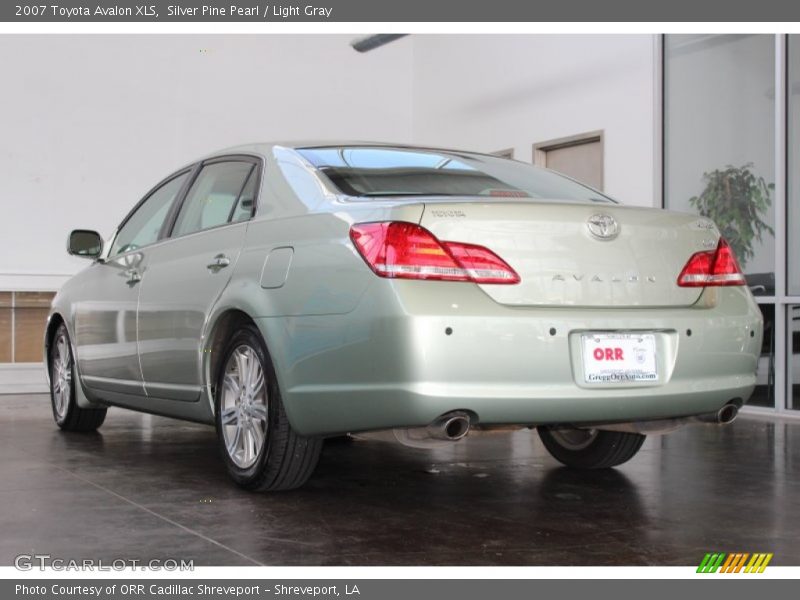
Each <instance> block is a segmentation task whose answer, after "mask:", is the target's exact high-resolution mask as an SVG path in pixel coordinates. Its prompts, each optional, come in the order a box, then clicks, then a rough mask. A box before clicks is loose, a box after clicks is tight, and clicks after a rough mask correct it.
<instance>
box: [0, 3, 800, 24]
mask: <svg viewBox="0 0 800 600" xmlns="http://www.w3.org/2000/svg"><path fill="white" fill-rule="evenodd" d="M0 21H3V22H15V21H16V22H23V21H25V22H43V23H44V22H93V21H94V22H106V23H108V22H115V21H116V22H140V23H156V22H240V23H241V22H251V23H255V22H261V23H263V22H273V23H274V22H326V21H327V22H351V21H352V22H404V21H405V22H460V23H469V22H481V21H483V22H557V21H563V22H582V21H583V22H669V21H676V22H677V21H681V22H769V21H772V22H790V21H800V2H795V1H792V0H760V1H759V2H752V1H746V2H745V1H743V0H668V1H659V0H650V1H648V0H557V1H555V2H553V1H550V0H427V1H424V2H423V1H419V0H382V1H381V0H305V1H303V2H296V1H280V0H241V1H240V2H239V3H233V2H219V1H216V2H214V1H210V0H206V2H198V1H196V0H163V1H159V0H143V1H142V2H140V3H137V2H130V1H126V0H118V1H116V2H112V1H106V0H95V1H92V2H89V1H82V0H57V1H55V2H54V1H52V0H47V1H45V0H40V2H38V3H37V2H29V1H28V2H24V1H21V0H20V1H19V2H13V1H12V2H9V3H7V2H2V4H0Z"/></svg>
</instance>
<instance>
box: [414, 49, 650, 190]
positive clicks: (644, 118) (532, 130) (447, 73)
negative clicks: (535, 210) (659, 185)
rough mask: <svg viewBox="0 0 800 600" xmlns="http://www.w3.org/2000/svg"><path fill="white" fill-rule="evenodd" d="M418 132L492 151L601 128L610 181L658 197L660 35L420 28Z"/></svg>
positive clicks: (428, 138) (519, 151)
mask: <svg viewBox="0 0 800 600" xmlns="http://www.w3.org/2000/svg"><path fill="white" fill-rule="evenodd" d="M413 51H414V68H413V74H414V75H413V76H414V83H413V89H414V141H415V142H419V143H427V144H432V145H442V144H444V145H447V146H455V147H463V148H468V149H474V150H481V151H485V152H493V151H497V150H504V149H507V148H512V147H513V148H514V158H516V159H518V160H523V161H527V162H530V161H531V160H532V154H533V144H535V143H537V142H543V141H547V140H552V139H557V138H562V137H566V136H571V135H575V134H580V133H585V132H589V131H595V130H600V129H601V130H603V131H604V133H605V136H604V146H605V147H604V158H605V173H604V183H605V191H606V192H608V193H609V194H610V195H612V196H614V197H616V198H618V199H619V200H622V201H623V202H625V203H628V204H635V205H641V206H653V205H654V203H655V202H660V199H658V200H656V199H655V198H654V195H655V194H654V187H655V186H654V181H655V179H654V176H655V173H656V170H655V165H654V162H655V160H654V158H655V157H654V147H655V142H654V134H655V132H656V127H657V125H658V124H657V123H656V111H655V96H654V94H655V91H656V89H657V87H656V84H657V81H656V77H657V76H658V74H657V71H656V69H655V51H656V45H655V36H653V35H536V36H533V35H476V36H466V35H453V36H441V35H432V36H425V35H416V36H414V46H413Z"/></svg>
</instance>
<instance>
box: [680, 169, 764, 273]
mask: <svg viewBox="0 0 800 600" xmlns="http://www.w3.org/2000/svg"><path fill="white" fill-rule="evenodd" d="M703 182H704V183H705V184H706V187H705V189H704V190H703V192H702V193H701V194H700V195H699V196H693V197H692V198H690V199H689V204H691V205H692V207H694V208H695V209H696V210H697V211H698V212H699V213H700V214H701V215H702V216H704V217H708V218H709V219H711V220H713V221H714V222H715V223H716V224H717V226H718V227H719V229H720V233H721V234H722V235H723V237H724V238H725V239H726V240H728V243H729V244H730V245H731V248H733V251H734V252H735V253H736V257H737V258H738V259H739V263H740V264H741V266H742V269H744V266H745V264H747V261H748V260H750V259H751V258H753V254H754V252H753V241H754V240H758V241H759V242H761V240H762V235H763V234H764V232H767V233H769V234H770V235H774V231H773V229H772V227H770V226H769V225H768V224H767V223H765V222H764V220H763V219H762V218H761V217H762V216H763V215H765V214H766V212H767V210H768V209H769V207H770V204H771V203H772V200H771V198H770V196H771V194H772V190H774V189H775V184H774V183H767V182H766V180H765V179H764V178H763V177H759V176H757V175H755V174H754V173H753V163H747V164H746V165H743V166H741V167H732V166H730V165H728V166H726V167H725V168H724V169H715V170H713V171H708V172H706V173H703Z"/></svg>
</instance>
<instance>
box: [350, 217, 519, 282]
mask: <svg viewBox="0 0 800 600" xmlns="http://www.w3.org/2000/svg"><path fill="white" fill-rule="evenodd" d="M350 239H351V240H353V244H355V247H356V249H358V251H359V253H360V254H361V256H362V257H363V258H364V260H365V261H366V263H367V264H368V265H369V267H370V268H371V269H372V270H373V271H374V272H375V273H376V274H377V275H380V276H381V277H394V278H401V279H435V280H439V281H471V282H473V283H506V284H507V283H519V281H520V278H519V275H517V273H516V272H515V271H514V269H512V268H511V267H509V266H508V264H506V262H505V261H504V260H503V259H502V258H500V257H499V256H497V255H496V254H495V253H494V252H492V251H491V250H489V249H488V248H484V247H483V246H476V245H474V244H463V243H460V242H442V241H439V240H438V239H437V238H436V236H434V235H433V234H432V233H431V232H430V231H428V230H427V229H425V228H424V227H420V226H419V225H415V224H414V223H405V222H402V221H389V222H383V223H361V224H358V225H353V226H352V227H351V228H350Z"/></svg>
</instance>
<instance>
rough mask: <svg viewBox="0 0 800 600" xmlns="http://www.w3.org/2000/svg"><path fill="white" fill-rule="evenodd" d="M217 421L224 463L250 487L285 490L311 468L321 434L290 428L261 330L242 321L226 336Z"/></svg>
mask: <svg viewBox="0 0 800 600" xmlns="http://www.w3.org/2000/svg"><path fill="white" fill-rule="evenodd" d="M215 403H216V424H217V435H218V438H219V443H220V449H221V451H222V456H223V458H224V460H225V466H226V468H227V470H228V473H229V475H230V476H231V477H232V478H233V480H234V481H235V482H236V483H237V484H239V485H240V486H242V487H243V488H246V489H249V490H254V491H266V490H270V491H277V490H290V489H294V488H297V487H300V486H301V485H303V484H304V483H305V482H306V481H307V480H308V478H309V477H310V476H311V474H312V473H313V471H314V468H315V467H316V465H317V461H318V460H319V455H320V452H321V450H322V439H319V438H309V437H304V436H301V435H298V434H297V433H295V432H294V430H293V429H292V426H291V424H290V423H289V419H288V417H287V416H286V411H285V409H284V406H283V400H282V398H281V394H280V390H279V389H278V384H277V379H276V378H275V369H274V367H273V366H272V361H271V360H270V357H269V354H268V352H267V349H266V347H265V345H264V342H263V341H262V339H261V335H260V333H259V332H258V329H256V327H255V326H253V325H244V326H242V327H241V328H240V329H239V330H238V331H236V332H235V333H234V335H233V336H232V337H231V338H230V340H229V342H228V345H227V347H226V349H225V353H224V355H223V360H222V365H221V368H220V372H219V374H218V377H217V386H216V393H215Z"/></svg>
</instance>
